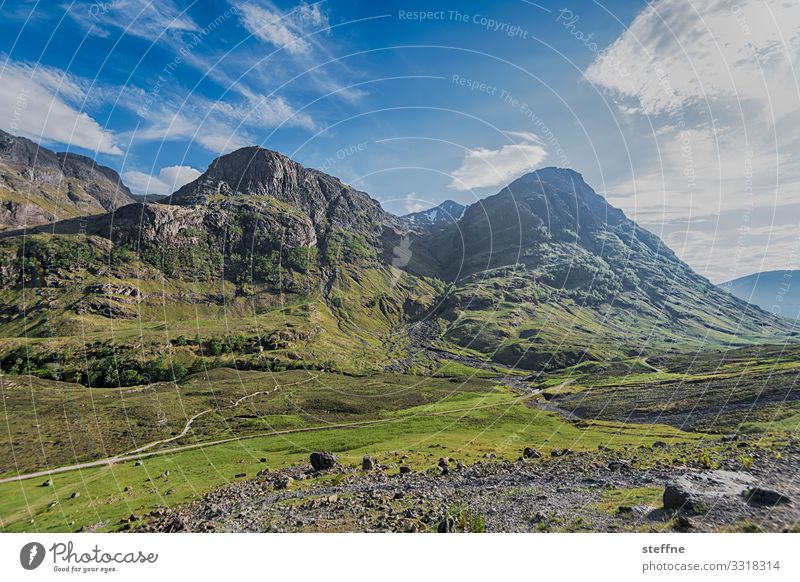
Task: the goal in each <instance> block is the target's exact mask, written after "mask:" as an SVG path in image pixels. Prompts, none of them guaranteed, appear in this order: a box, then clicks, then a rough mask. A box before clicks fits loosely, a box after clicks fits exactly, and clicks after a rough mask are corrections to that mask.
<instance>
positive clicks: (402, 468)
mask: <svg viewBox="0 0 800 582" xmlns="http://www.w3.org/2000/svg"><path fill="white" fill-rule="evenodd" d="M410 472H411V467H409V466H408V465H401V466H400V473H402V474H404V475H405V474H406V473H410Z"/></svg>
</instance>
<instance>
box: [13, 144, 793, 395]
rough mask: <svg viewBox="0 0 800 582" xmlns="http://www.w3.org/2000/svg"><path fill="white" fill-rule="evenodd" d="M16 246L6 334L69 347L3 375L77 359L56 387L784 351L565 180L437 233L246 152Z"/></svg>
mask: <svg viewBox="0 0 800 582" xmlns="http://www.w3.org/2000/svg"><path fill="white" fill-rule="evenodd" d="M453 210H457V207H454V206H451V207H450V211H449V212H450V214H451V215H454V213H453V212H452V211H453ZM441 214H446V213H445V212H442V213H441ZM430 218H431V219H433V216H432V215H430ZM437 218H438V215H437ZM21 234H23V233H22V231H12V232H5V233H2V234H0V265H2V267H0V299H2V304H3V308H2V310H0V334H2V337H5V338H22V337H28V338H46V337H59V338H67V339H61V340H59V342H57V344H55V345H56V346H57V347H58V350H61V351H58V350H56V351H55V352H54V351H53V350H54V349H55V348H52V347H49V345H50V344H49V343H48V342H40V343H38V344H36V348H35V350H34V349H33V348H31V350H28V351H27V352H25V354H24V358H22V357H17V356H16V355H15V354H16V352H13V351H12V352H10V353H9V354H8V355H7V356H5V359H4V358H3V356H2V351H3V343H2V342H0V364H2V365H11V366H12V367H13V366H17V367H18V366H19V365H20V364H19V362H23V364H22V365H24V362H26V361H28V362H40V365H41V370H43V371H42V372H41V373H42V374H48V373H54V372H52V370H53V368H54V366H55V365H56V364H55V363H54V362H73V360H74V361H76V362H78V363H75V364H68V365H67V366H66V368H65V369H66V372H63V373H62V376H63V377H67V378H68V379H71V381H78V382H84V381H87V376H86V374H88V375H89V376H88V378H89V381H90V382H92V383H93V385H96V384H97V383H100V384H102V385H114V383H115V382H119V381H120V380H119V377H118V375H115V374H119V373H122V372H119V369H120V365H119V364H118V362H119V361H123V362H126V364H125V365H124V366H122V368H123V371H125V370H127V371H126V372H125V373H126V374H128V375H127V376H126V378H128V380H126V382H129V383H131V382H132V383H135V382H136V381H137V380H136V379H137V378H138V379H141V378H142V377H145V376H152V373H151V372H152V371H147V370H150V369H151V367H152V366H155V365H156V364H153V362H160V361H162V360H161V359H159V358H162V359H163V358H165V357H167V356H169V357H170V358H172V359H173V360H174V359H175V358H178V361H179V362H180V363H181V365H182V366H184V369H198V367H200V368H204V367H208V366H218V365H230V366H235V367H237V368H239V369H247V368H253V367H255V368H259V369H281V368H285V367H287V366H288V367H318V368H320V367H321V368H322V369H340V370H343V371H348V372H353V373H366V372H370V371H376V370H384V369H389V370H404V371H418V372H421V373H430V372H431V370H432V369H433V368H432V366H433V365H434V364H433V363H435V360H436V358H437V357H438V356H437V355H436V354H441V353H444V352H457V353H463V354H470V357H475V358H479V359H490V360H494V361H495V362H499V363H501V364H504V365H507V366H514V367H521V368H524V369H528V370H533V371H540V370H549V369H553V368H560V367H564V366H570V365H573V364H577V363H580V362H582V361H585V360H610V359H615V358H627V357H631V356H638V355H639V354H650V353H663V352H665V351H671V350H673V351H674V350H678V351H680V350H686V349H698V348H699V347H703V346H708V345H727V344H748V343H757V342H765V341H773V340H781V341H784V340H785V339H786V338H787V337H789V335H790V334H791V333H792V330H791V329H790V328H791V326H790V324H789V323H788V322H786V321H784V320H780V319H779V318H775V317H773V316H771V315H770V314H768V313H765V312H764V311H762V310H760V309H758V308H757V307H753V306H750V305H748V304H747V303H745V302H743V301H741V300H739V299H737V298H735V297H733V296H731V295H729V294H727V293H725V292H724V291H722V290H720V289H718V288H716V287H715V286H713V285H712V284H711V283H709V282H708V281H707V280H706V279H704V278H702V277H700V276H699V275H697V274H696V273H694V272H693V271H692V270H691V268H690V267H688V266H687V265H686V264H684V263H683V262H681V261H680V260H679V259H678V258H677V257H676V256H675V255H674V254H673V253H672V251H670V250H669V249H668V248H667V247H666V246H665V245H664V244H663V243H662V242H661V241H660V240H659V239H658V238H657V237H656V236H655V235H653V234H651V233H649V232H647V231H645V230H643V229H641V228H640V227H638V226H637V225H636V224H635V223H634V222H633V221H631V220H629V219H628V218H626V217H625V215H624V213H623V212H622V211H620V210H618V209H616V208H613V207H612V206H610V205H609V204H608V203H607V202H606V201H605V199H604V198H603V197H602V196H599V195H598V194H596V193H595V192H594V191H593V190H592V189H591V187H589V186H588V185H587V184H586V183H585V182H584V180H583V178H582V177H581V176H580V174H578V173H577V172H574V171H572V170H564V169H558V168H546V169H543V170H539V171H537V172H533V173H531V174H528V175H526V176H523V177H522V178H520V179H518V180H516V181H515V182H514V183H512V184H510V185H509V186H508V187H507V188H504V189H503V190H501V191H500V192H499V193H498V194H496V195H494V196H490V197H488V198H486V199H485V200H482V201H480V202H479V203H476V204H473V205H472V206H470V207H469V208H467V209H466V210H465V211H464V213H463V216H461V218H459V219H458V220H457V221H450V220H445V221H442V222H439V223H438V226H435V227H430V226H422V225H420V224H417V223H416V221H411V220H410V219H408V218H405V219H403V218H398V217H396V216H393V215H391V214H389V213H387V212H385V211H384V210H383V209H382V208H381V206H380V204H379V203H378V202H377V201H376V200H374V199H372V198H370V197H369V195H367V194H366V193H364V192H360V191H358V190H356V189H354V188H352V187H351V186H349V185H347V184H344V183H343V182H341V181H340V180H338V179H337V178H335V177H333V176H329V175H327V174H324V173H322V172H319V171H317V170H313V169H309V168H305V167H303V166H302V165H300V164H298V163H297V162H295V161H293V160H291V159H289V158H287V157H286V156H283V155H281V154H279V153H277V152H274V151H270V150H266V149H263V148H259V147H249V148H243V149H240V150H237V151H235V152H232V153H230V154H226V155H224V156H221V157H220V158H218V159H216V160H215V161H214V162H212V164H211V165H210V166H209V167H208V169H207V170H206V172H204V173H203V174H202V175H201V176H200V177H198V178H197V179H196V180H195V181H193V182H191V183H189V184H186V185H185V186H183V187H182V188H180V189H179V190H178V191H177V192H175V193H174V194H172V195H171V196H169V197H167V198H164V199H162V200H160V201H159V202H157V203H147V204H142V203H134V204H129V205H127V206H123V207H121V208H118V209H116V211H115V212H114V213H113V214H100V215H93V216H89V217H85V218H80V219H69V220H64V221H60V222H57V223H55V224H48V225H46V226H40V227H35V228H32V229H30V230H28V231H27V233H25V236H24V237H23V236H20V235H21ZM70 338H72V339H70ZM83 338H95V339H93V340H92V342H88V343H87V342H85V341H84V339H83ZM165 338H166V340H167V344H166V345H165ZM187 338H195V339H194V340H191V341H189V339H187ZM5 341H6V343H9V342H10V343H9V345H14V346H16V345H17V344H18V342H17V341H16V340H5ZM176 342H178V343H176ZM15 349H16V348H15ZM36 350H38V351H36ZM37 353H38V354H39V355H36V354H37ZM75 354H80V355H81V358H78V359H77V360H76V359H75V357H74V356H75ZM112 356H113V360H110V359H109V358H112ZM86 362H89V364H88V366H89V371H88V372H87V371H85V370H83V371H82V368H81V366H84V367H85V366H86V364H85V363H86ZM79 364H80V365H79ZM31 365H33V364H31ZM158 365H161V364H158ZM115 370H116V371H115Z"/></svg>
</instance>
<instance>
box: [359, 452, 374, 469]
mask: <svg viewBox="0 0 800 582" xmlns="http://www.w3.org/2000/svg"><path fill="white" fill-rule="evenodd" d="M374 468H375V459H373V458H372V457H370V456H369V455H364V458H363V459H361V469H362V470H364V471H372V470H373V469H374Z"/></svg>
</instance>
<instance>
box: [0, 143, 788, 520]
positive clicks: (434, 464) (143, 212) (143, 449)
mask: <svg viewBox="0 0 800 582" xmlns="http://www.w3.org/2000/svg"><path fill="white" fill-rule="evenodd" d="M4 139H6V141H7V142H8V143H6V146H5V148H6V149H5V150H2V151H5V152H8V151H11V152H17V153H15V154H14V155H15V156H16V157H14V159H13V160H12V161H14V163H15V164H19V163H21V162H20V160H22V159H23V157H24V156H23V157H20V155H19V152H20V151H23V152H27V153H26V154H25V155H26V156H27V155H29V154H30V152H31V151H32V150H31V149H30V148H32V147H35V146H33V145H32V144H31V142H20V143H13V139H14V138H13V136H8V137H7V138H4ZM9 144H10V145H9ZM2 151H0V153H2ZM34 153H35V152H34ZM50 153H51V154H52V152H50ZM6 155H7V157H8V154H6ZM31 155H33V154H31ZM52 155H53V156H56V154H52ZM25 159H27V158H25ZM48 159H49V158H48ZM55 159H56V160H57V159H58V158H57V157H56V158H55ZM7 163H8V164H11V162H10V161H9V162H7ZM54 171H55V170H54ZM92 176H93V175H92ZM75 179H78V178H75ZM92 179H93V178H92ZM75 187H77V186H75ZM87 187H88V186H87ZM59 192H60V191H58V190H55V191H53V193H52V195H53V196H56V197H57V196H59V195H60V194H59ZM64 218H65V219H64V220H59V221H57V222H53V223H46V224H43V225H28V226H29V227H28V228H26V229H20V228H17V227H19V226H20V224H17V223H14V222H10V223H8V224H5V228H4V230H3V232H0V258H1V259H2V263H1V267H0V300H1V301H2V304H1V307H0V393H1V394H2V400H3V419H4V422H3V424H4V430H3V432H2V437H0V439H2V440H3V441H4V442H3V446H2V448H0V527H1V528H2V530H3V531H30V532H59V531H123V530H124V531H130V530H136V531H139V530H155V531H441V530H443V531H640V530H641V531H689V530H691V531H720V530H722V531H751V530H764V531H783V530H791V529H795V528H796V523H797V517H798V516H797V513H796V512H797V509H796V507H797V506H796V503H800V496H799V493H798V484H797V482H796V480H793V479H792V477H793V476H796V475H797V474H798V471H797V470H798V462H800V456H799V455H798V418H800V397H799V396H800V390H798V387H797V378H798V374H800V364H798V362H799V361H800V358H798V356H800V343H798V334H797V331H796V330H795V328H794V323H793V322H792V321H790V320H787V319H784V318H779V317H775V316H774V315H771V314H770V313H768V312H766V311H763V310H762V309H760V308H758V307H756V306H754V305H750V304H748V303H746V302H744V301H742V300H740V299H737V298H736V297H734V296H732V295H730V294H728V293H727V292H726V291H724V290H723V289H720V288H718V287H716V286H714V285H712V284H711V283H710V282H709V281H708V280H707V279H705V278H703V277H701V276H699V275H697V274H696V273H695V272H694V271H693V270H692V269H691V268H690V267H689V266H688V265H687V264H685V263H684V262H682V261H681V260H680V259H678V257H677V256H676V255H675V254H674V253H673V252H672V251H671V250H670V249H669V248H667V247H666V245H665V244H664V243H663V241H661V240H660V239H658V237H656V236H655V235H653V234H652V233H650V232H648V231H646V230H644V229H642V228H641V227H639V226H638V225H637V224H636V223H635V222H633V221H631V220H630V219H628V218H627V217H626V216H625V215H624V214H623V213H622V212H621V211H620V210H618V209H616V208H614V207H612V206H611V205H609V204H608V203H607V202H606V200H605V198H604V197H603V196H600V195H599V194H597V193H596V192H595V191H594V190H593V189H592V188H591V187H590V186H589V185H588V184H586V183H585V182H584V181H583V178H582V177H581V175H580V174H578V173H577V172H574V171H573V170H568V169H560V168H544V169H541V170H537V171H535V172H532V173H530V174H527V175H525V176H523V177H521V178H519V179H518V180H515V181H513V182H512V183H511V184H509V185H508V186H506V187H505V188H503V189H502V190H501V191H500V192H498V193H497V194H496V195H494V196H490V197H488V198H486V199H484V200H481V201H480V202H479V203H476V204H472V205H470V206H469V207H463V206H461V205H456V203H452V202H448V203H447V207H446V208H442V209H438V210H437V209H433V211H425V212H423V213H417V214H416V215H415V216H411V217H399V216H394V215H392V214H390V213H388V212H386V211H385V210H383V208H382V207H381V205H380V204H379V203H378V202H377V201H376V200H374V199H372V198H371V197H370V196H369V195H368V194H366V193H364V192H360V191H358V190H356V189H355V188H353V187H351V186H349V185H347V184H344V183H343V182H341V181H340V180H338V179H337V178H335V177H333V176H329V175H327V174H324V173H323V172H320V171H317V170H313V169H308V168H305V167H303V166H301V165H300V164H298V163H297V162H295V161H293V160H291V159H289V158H287V157H286V156H283V155H281V154H279V153H277V152H273V151H270V150H266V149H263V148H259V147H247V148H242V149H239V150H236V151H234V152H232V153H229V154H226V155H224V156H221V157H220V158H218V159H217V160H215V161H214V162H212V164H211V165H210V166H209V168H208V169H207V171H206V172H205V173H203V174H202V175H201V176H200V177H198V178H197V179H195V180H194V181H192V182H190V183H189V184H186V185H185V186H183V187H182V188H180V189H179V190H178V191H176V192H174V193H173V194H172V195H170V196H167V197H165V198H163V199H159V200H158V201H157V202H153V203H140V202H134V201H131V203H126V204H124V205H122V206H120V207H119V208H115V209H114V210H113V212H109V213H104V212H100V211H98V212H96V213H92V212H87V213H82V214H81V215H80V216H79V217H74V216H72V215H68V216H65V217H64ZM312 453H316V456H314V455H312ZM320 453H324V454H322V455H320ZM334 457H335V459H334ZM319 458H325V459H328V461H326V463H325V466H321V465H320V464H319ZM313 459H317V460H316V461H314V460H313ZM310 461H311V462H312V463H313V464H314V465H309V462H310ZM676 483H677V484H678V485H680V487H678V485H676ZM698 483H700V484H701V485H698ZM676 487H678V488H682V489H681V491H683V494H685V495H683V497H682V498H683V499H684V502H682V503H679V504H677V505H676V504H675V503H674V496H673V497H671V496H670V494H669V493H668V492H669V491H672V490H673V489H675V488H676ZM765 491H766V492H765ZM770 492H771V493H770ZM679 497H680V496H679ZM765 499H766V500H770V499H771V500H772V502H770V503H767V502H765V501H764V500H765ZM784 500H785V501H784ZM576 507H577V508H579V509H578V510H576Z"/></svg>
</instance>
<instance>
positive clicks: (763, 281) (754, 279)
mask: <svg viewBox="0 0 800 582" xmlns="http://www.w3.org/2000/svg"><path fill="white" fill-rule="evenodd" d="M719 287H720V289H723V290H725V291H727V292H728V293H731V294H732V295H734V296H736V297H738V298H739V299H741V300H743V301H747V302H748V303H752V304H753V305H758V306H759V307H761V308H762V309H764V310H765V311H769V312H770V313H774V314H775V315H780V316H782V317H786V318H788V319H793V320H797V319H798V318H800V271H765V272H763V273H754V274H752V275H747V276H746V277H740V278H738V279H734V280H732V281H727V282H726V283H720V285H719Z"/></svg>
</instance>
